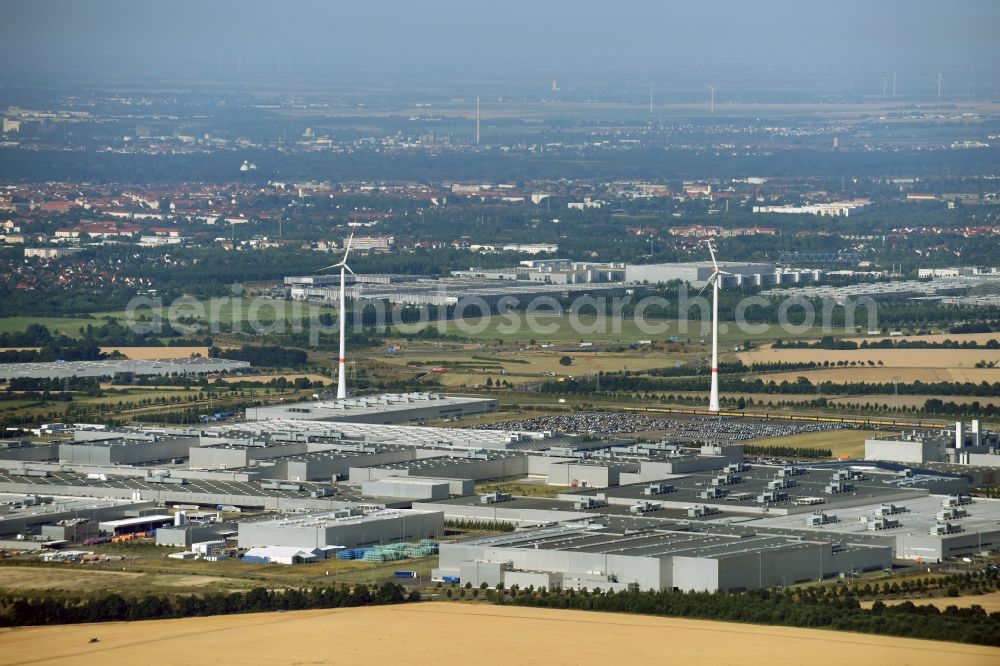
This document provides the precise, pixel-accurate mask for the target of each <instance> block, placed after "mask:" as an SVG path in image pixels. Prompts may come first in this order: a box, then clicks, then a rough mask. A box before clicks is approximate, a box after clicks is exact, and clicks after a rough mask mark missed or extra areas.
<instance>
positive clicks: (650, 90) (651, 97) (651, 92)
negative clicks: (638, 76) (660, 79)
mask: <svg viewBox="0 0 1000 666" xmlns="http://www.w3.org/2000/svg"><path fill="white" fill-rule="evenodd" d="M649 113H650V114H652V113H653V89H652V88H650V89H649Z"/></svg>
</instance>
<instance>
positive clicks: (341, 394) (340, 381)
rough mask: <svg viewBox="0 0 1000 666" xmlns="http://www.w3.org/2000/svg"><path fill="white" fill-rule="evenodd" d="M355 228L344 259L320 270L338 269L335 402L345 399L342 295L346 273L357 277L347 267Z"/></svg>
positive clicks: (345, 334)
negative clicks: (338, 348) (338, 338)
mask: <svg viewBox="0 0 1000 666" xmlns="http://www.w3.org/2000/svg"><path fill="white" fill-rule="evenodd" d="M355 229H357V227H354V226H352V227H351V237H350V238H348V239H347V247H346V249H345V250H344V258H343V259H341V260H340V261H339V262H338V263H336V264H334V265H333V266H327V267H326V268H323V269H320V270H324V271H325V270H327V269H330V268H339V269H340V313H339V314H338V315H337V319H338V323H339V324H340V356H339V357H338V365H337V400H343V399H344V398H346V397H347V356H346V349H345V338H346V337H347V333H346V328H347V327H346V326H345V322H346V321H347V306H346V305H345V303H344V302H345V301H346V300H347V299H346V297H345V294H344V283H345V282H346V278H347V273H350V274H351V275H353V276H354V277H357V273H355V272H354V271H352V270H351V267H350V266H348V265H347V255H349V254H350V253H351V244H352V243H353V242H354V231H355Z"/></svg>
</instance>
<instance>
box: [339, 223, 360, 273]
mask: <svg viewBox="0 0 1000 666" xmlns="http://www.w3.org/2000/svg"><path fill="white" fill-rule="evenodd" d="M357 230H358V228H357V227H356V226H354V225H351V235H350V237H349V238H348V239H347V248H345V249H344V260H343V261H342V262H340V263H342V264H345V263H347V255H349V254H350V253H351V245H353V244H354V232H355V231H357Z"/></svg>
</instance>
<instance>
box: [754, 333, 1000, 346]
mask: <svg viewBox="0 0 1000 666" xmlns="http://www.w3.org/2000/svg"><path fill="white" fill-rule="evenodd" d="M773 346H774V348H775V349H980V348H983V349H1000V342H998V341H997V340H995V339H991V340H987V341H986V342H985V343H984V344H983V345H980V344H979V343H978V342H977V341H975V340H961V341H959V340H942V341H940V342H931V341H928V340H893V339H892V338H883V339H882V340H873V341H872V342H869V341H867V340H862V341H861V342H860V343H858V342H854V341H853V340H843V339H840V338H834V337H833V336H831V335H825V336H823V337H822V338H820V339H819V340H817V341H816V342H809V341H806V340H793V341H790V342H784V341H782V340H778V341H776V342H775V343H774V345H773Z"/></svg>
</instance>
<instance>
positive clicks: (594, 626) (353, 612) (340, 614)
mask: <svg viewBox="0 0 1000 666" xmlns="http://www.w3.org/2000/svg"><path fill="white" fill-rule="evenodd" d="M91 638H96V639H97V642H96V643H90V642H89V641H90V640H91ZM0 645H2V646H3V650H2V654H3V662H4V663H5V664H8V665H9V666H15V665H18V664H38V665H43V664H65V663H72V664H74V665H77V666H89V665H93V666H98V665H99V666H106V665H107V664H123V663H131V662H141V663H143V664H178V663H187V662H189V661H198V662H201V663H207V664H218V665H229V664H232V665H233V666H237V665H238V666H246V665H248V664H331V665H332V664H337V665H339V664H371V665H381V664H397V663H403V664H408V665H412V666H417V665H422V664H433V665H434V666H452V665H454V666H465V665H466V664H477V665H481V666H493V665H497V666H501V665H502V666H511V664H518V665H522V664H524V665H533V664H537V665H544V666H563V665H565V666H582V665H586V664H600V665H601V666H606V665H607V664H622V665H624V664H640V663H650V664H653V663H670V664H685V665H686V666H690V665H698V664H711V665H712V666H717V665H719V664H740V665H741V666H755V665H756V664H762V665H763V664H767V665H768V666H770V665H771V664H809V665H810V666H817V665H822V664H844V663H848V664H852V666H863V665H867V664H873V665H878V666H888V665H889V664H909V665H910V666H922V665H927V666H938V665H939V664H941V663H960V664H963V665H967V666H974V665H978V664H984V665H985V664H991V665H992V664H996V663H1000V649H996V648H987V647H979V646H973V645H962V644H959V643H943V642H936V641H922V640H914V639H904V638H889V637H885V636H873V635H864V634H852V633H839V632H834V631H823V630H818V629H792V628H785V627H764V626H756V625H750V624H736V623H725V622H707V621H700V620H683V619H673V618H661V617H649V616H642V615H625V614H612V613H591V612H586V611H563V610H550V609H531V608H515V607H510V606H506V607H500V606H491V605H485V604H482V605H471V604H465V603H424V604H414V605H404V606H388V607H371V608H353V609H340V610H319V611H299V612H290V613H261V614H253V615H235V616H218V617H208V618H189V619H183V620H158V621H152V622H134V623H109V624H91V625H70V626H63V627H28V628H18V629H4V630H0ZM178 651H180V652H178Z"/></svg>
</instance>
